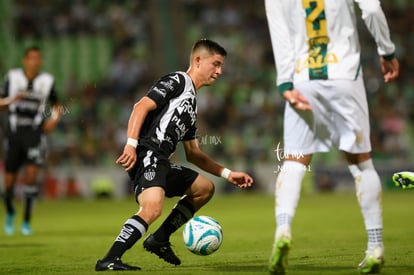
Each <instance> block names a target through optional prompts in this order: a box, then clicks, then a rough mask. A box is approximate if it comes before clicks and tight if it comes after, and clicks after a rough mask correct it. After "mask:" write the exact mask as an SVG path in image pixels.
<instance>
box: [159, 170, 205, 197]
mask: <svg viewBox="0 0 414 275" xmlns="http://www.w3.org/2000/svg"><path fill="white" fill-rule="evenodd" d="M198 176H199V174H198V173H197V172H196V171H194V170H192V169H190V168H187V167H184V166H181V165H177V164H173V163H171V164H170V170H169V173H168V175H167V182H166V189H165V195H166V196H167V197H169V198H170V197H176V196H182V195H184V194H185V193H186V191H187V189H188V188H189V187H190V186H191V185H193V184H194V182H195V181H196V179H197V178H198Z"/></svg>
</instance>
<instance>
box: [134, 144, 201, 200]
mask: <svg viewBox="0 0 414 275" xmlns="http://www.w3.org/2000/svg"><path fill="white" fill-rule="evenodd" d="M129 176H130V178H131V180H132V183H133V185H134V193H135V196H138V195H139V194H140V193H141V192H142V191H143V190H144V189H146V188H149V187H154V186H159V187H162V188H163V189H164V190H165V196H166V197H169V198H171V197H176V196H182V195H184V193H185V191H186V190H187V189H188V188H189V187H190V186H191V185H192V184H193V183H194V181H195V179H196V178H197V176H198V173H197V172H196V171H194V170H192V169H190V168H187V167H184V166H180V165H177V164H173V163H171V162H170V161H169V160H168V159H167V158H165V157H164V158H163V157H159V156H157V155H156V154H155V153H154V152H153V151H151V150H148V149H146V148H143V147H138V159H137V162H136V164H135V166H134V168H133V169H132V170H131V171H130V172H129Z"/></svg>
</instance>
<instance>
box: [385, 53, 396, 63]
mask: <svg viewBox="0 0 414 275" xmlns="http://www.w3.org/2000/svg"><path fill="white" fill-rule="evenodd" d="M382 57H383V58H384V59H385V60H387V61H391V60H393V59H394V58H395V53H392V54H387V55H383V56H382Z"/></svg>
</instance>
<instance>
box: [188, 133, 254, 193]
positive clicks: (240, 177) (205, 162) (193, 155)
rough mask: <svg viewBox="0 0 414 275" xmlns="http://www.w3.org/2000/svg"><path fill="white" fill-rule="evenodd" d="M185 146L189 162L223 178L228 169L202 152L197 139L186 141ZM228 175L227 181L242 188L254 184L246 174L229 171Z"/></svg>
mask: <svg viewBox="0 0 414 275" xmlns="http://www.w3.org/2000/svg"><path fill="white" fill-rule="evenodd" d="M183 144H184V150H185V154H186V158H187V160H188V161H189V162H191V163H193V164H195V165H196V166H197V167H199V168H201V169H202V170H204V171H206V172H208V173H210V174H213V175H216V176H222V174H223V171H224V170H225V169H226V168H224V167H223V166H221V165H219V164H218V163H216V162H215V161H214V160H212V159H211V158H210V157H209V156H207V155H206V154H205V153H204V152H203V151H201V149H200V147H199V145H198V141H197V139H193V140H189V141H184V142H183ZM227 171H229V170H227ZM227 174H228V175H227V177H226V179H227V180H228V181H229V182H230V183H232V184H234V185H237V186H239V187H240V188H246V187H250V186H251V185H252V183H253V179H252V177H251V176H249V175H248V174H246V173H244V172H235V171H229V172H228V173H227Z"/></svg>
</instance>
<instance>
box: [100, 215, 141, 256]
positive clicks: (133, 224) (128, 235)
mask: <svg viewBox="0 0 414 275" xmlns="http://www.w3.org/2000/svg"><path fill="white" fill-rule="evenodd" d="M147 229H148V224H147V223H146V222H145V221H144V220H143V219H141V218H140V217H139V216H136V215H134V216H132V217H131V218H129V219H128V220H127V221H126V222H125V223H124V225H123V226H122V229H121V232H120V233H119V235H118V237H116V239H115V242H114V244H113V245H112V247H111V248H110V249H109V251H108V253H107V254H106V256H105V257H104V258H102V261H109V260H112V259H114V258H121V257H122V255H123V254H124V253H125V251H127V250H128V249H130V248H131V247H132V246H133V245H134V244H135V243H136V242H137V241H138V240H139V239H140V238H141V237H142V236H143V235H144V234H145V232H146V231H147Z"/></svg>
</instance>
